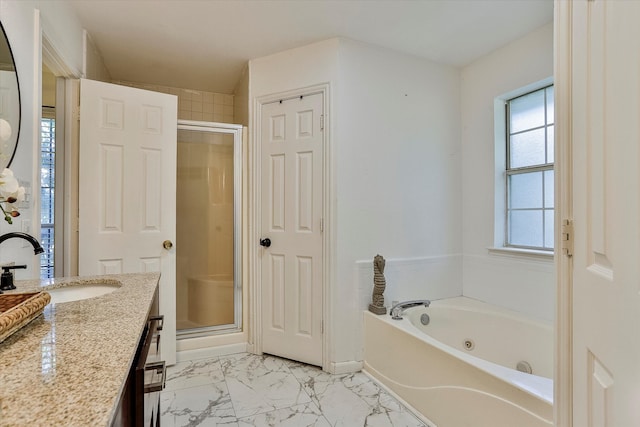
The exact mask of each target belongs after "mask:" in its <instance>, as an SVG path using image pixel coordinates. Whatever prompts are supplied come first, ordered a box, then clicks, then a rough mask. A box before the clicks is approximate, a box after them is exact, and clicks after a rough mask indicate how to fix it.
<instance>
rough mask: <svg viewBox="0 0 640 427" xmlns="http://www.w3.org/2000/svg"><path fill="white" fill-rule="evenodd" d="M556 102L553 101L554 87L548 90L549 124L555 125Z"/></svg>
mask: <svg viewBox="0 0 640 427" xmlns="http://www.w3.org/2000/svg"><path fill="white" fill-rule="evenodd" d="M553 104H554V101H553V86H551V87H548V88H547V124H548V125H550V124H552V123H555V120H554V119H553V114H554V108H553V107H554V105H553Z"/></svg>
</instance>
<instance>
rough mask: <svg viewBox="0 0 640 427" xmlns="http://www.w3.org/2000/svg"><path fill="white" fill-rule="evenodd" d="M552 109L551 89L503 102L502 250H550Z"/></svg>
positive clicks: (551, 249)
mask: <svg viewBox="0 0 640 427" xmlns="http://www.w3.org/2000/svg"><path fill="white" fill-rule="evenodd" d="M553 111H554V110H553V86H547V87H544V88H542V89H538V90H535V91H533V92H529V93H526V94H524V95H520V96H517V97H515V98H511V99H508V100H507V101H506V128H507V138H506V139H507V147H506V149H507V155H506V176H505V179H506V200H505V201H506V221H505V224H506V227H505V246H506V247H516V248H524V249H535V250H545V251H553V236H554V230H553V216H554V215H553V179H554V176H553V161H554V159H553V148H554V143H553V129H554V123H553Z"/></svg>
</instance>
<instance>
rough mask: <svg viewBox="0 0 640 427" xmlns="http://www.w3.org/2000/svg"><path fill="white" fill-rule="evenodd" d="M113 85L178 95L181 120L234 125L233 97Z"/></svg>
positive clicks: (171, 89) (170, 89)
mask: <svg viewBox="0 0 640 427" xmlns="http://www.w3.org/2000/svg"><path fill="white" fill-rule="evenodd" d="M113 83H115V84H119V85H123V86H130V87H137V88H139V89H146V90H152V91H154V92H162V93H170V94H172V95H176V96H177V97H178V119H181V120H201V121H205V122H219V123H234V121H233V120H234V117H233V101H234V97H233V95H228V94H225V93H215V92H204V91H200V90H191V89H181V88H176V87H169V86H159V85H149V84H144V83H134V82H126V81H114V82H113Z"/></svg>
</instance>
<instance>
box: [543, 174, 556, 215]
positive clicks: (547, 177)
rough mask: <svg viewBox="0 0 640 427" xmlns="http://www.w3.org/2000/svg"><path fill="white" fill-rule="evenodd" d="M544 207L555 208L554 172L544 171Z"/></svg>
mask: <svg viewBox="0 0 640 427" xmlns="http://www.w3.org/2000/svg"><path fill="white" fill-rule="evenodd" d="M544 207H545V208H552V207H554V206H553V171H544Z"/></svg>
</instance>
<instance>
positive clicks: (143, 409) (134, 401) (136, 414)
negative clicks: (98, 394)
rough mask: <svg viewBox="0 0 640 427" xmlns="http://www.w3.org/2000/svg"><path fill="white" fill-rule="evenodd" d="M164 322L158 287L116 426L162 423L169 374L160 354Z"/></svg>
mask: <svg viewBox="0 0 640 427" xmlns="http://www.w3.org/2000/svg"><path fill="white" fill-rule="evenodd" d="M162 323H163V317H162V316H160V315H159V313H158V291H157V290H156V293H155V296H154V298H153V303H152V304H151V309H150V310H149V316H148V318H147V323H146V325H145V328H144V331H143V332H142V335H141V337H140V341H139V343H138V348H137V350H136V355H135V358H134V360H133V363H132V365H131V368H130V370H129V374H128V376H127V381H126V383H125V386H124V389H123V392H122V394H121V396H120V401H119V403H118V407H117V411H116V415H115V417H114V418H113V423H112V426H117V427H120V426H123V427H128V426H135V427H140V426H144V427H159V426H160V392H161V391H162V389H163V388H164V382H165V375H166V366H165V363H164V361H162V360H161V355H160V336H161V335H160V333H161V331H162Z"/></svg>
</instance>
